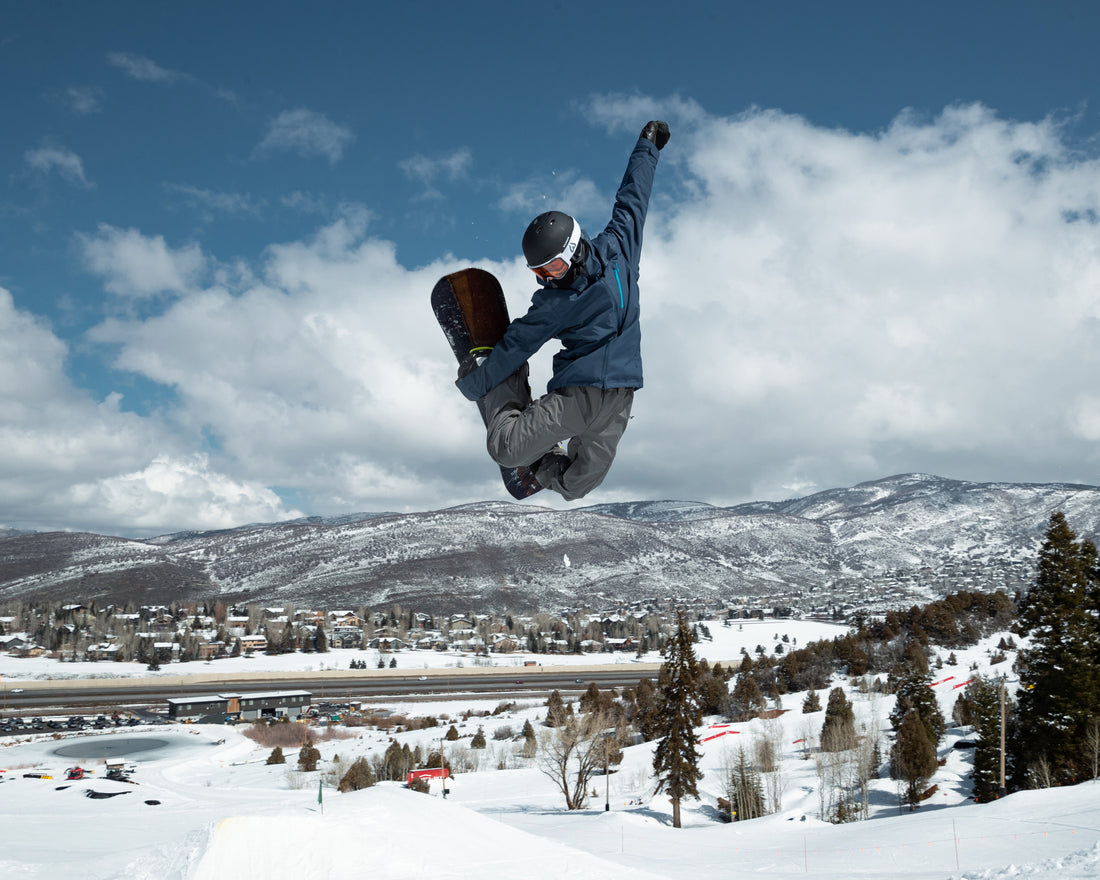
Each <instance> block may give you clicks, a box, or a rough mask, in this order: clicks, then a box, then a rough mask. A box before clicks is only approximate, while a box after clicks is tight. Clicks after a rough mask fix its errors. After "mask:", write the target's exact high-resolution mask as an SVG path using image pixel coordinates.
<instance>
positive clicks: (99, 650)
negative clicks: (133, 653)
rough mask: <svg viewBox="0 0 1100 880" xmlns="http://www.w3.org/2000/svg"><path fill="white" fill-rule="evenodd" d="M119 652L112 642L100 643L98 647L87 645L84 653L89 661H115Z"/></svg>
mask: <svg viewBox="0 0 1100 880" xmlns="http://www.w3.org/2000/svg"><path fill="white" fill-rule="evenodd" d="M120 650H121V648H120V647H119V646H118V645H116V644H114V643H113V642H101V643H100V644H98V645H89V646H88V649H87V651H86V652H85V653H86V654H87V657H88V659H89V660H117V659H118V656H119V651H120Z"/></svg>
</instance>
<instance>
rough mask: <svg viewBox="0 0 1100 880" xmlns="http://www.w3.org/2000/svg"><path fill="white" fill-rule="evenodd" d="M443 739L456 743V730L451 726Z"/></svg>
mask: <svg viewBox="0 0 1100 880" xmlns="http://www.w3.org/2000/svg"><path fill="white" fill-rule="evenodd" d="M443 738H444V739H445V740H447V742H456V741H457V740H458V728H457V727H455V726H454V725H453V724H452V725H451V726H450V728H449V729H448V730H447V733H446V735H445V736H444V737H443Z"/></svg>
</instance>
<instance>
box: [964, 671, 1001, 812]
mask: <svg viewBox="0 0 1100 880" xmlns="http://www.w3.org/2000/svg"><path fill="white" fill-rule="evenodd" d="M1000 689H1001V685H1000V682H996V681H987V680H986V679H983V678H981V677H977V678H975V679H974V680H973V681H971V682H970V685H969V686H968V687H967V703H968V704H969V714H970V724H972V725H973V727H974V734H975V736H976V737H977V740H978V744H977V746H976V747H975V749H974V800H976V801H978V802H979V803H985V802H986V801H991V800H995V799H996V798H997V796H998V794H999V792H1000V789H1001V690H1000Z"/></svg>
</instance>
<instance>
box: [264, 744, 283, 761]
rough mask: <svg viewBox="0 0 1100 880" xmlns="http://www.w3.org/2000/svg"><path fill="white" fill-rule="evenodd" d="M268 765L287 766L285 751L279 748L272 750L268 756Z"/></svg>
mask: <svg viewBox="0 0 1100 880" xmlns="http://www.w3.org/2000/svg"><path fill="white" fill-rule="evenodd" d="M267 763H268V764H285V763H286V755H284V754H283V750H282V749H281V748H279V746H275V748H273V749H272V750H271V754H270V755H268V756H267Z"/></svg>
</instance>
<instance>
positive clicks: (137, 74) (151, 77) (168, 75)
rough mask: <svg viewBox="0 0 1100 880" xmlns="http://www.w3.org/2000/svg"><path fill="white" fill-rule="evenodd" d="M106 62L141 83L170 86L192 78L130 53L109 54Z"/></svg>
mask: <svg viewBox="0 0 1100 880" xmlns="http://www.w3.org/2000/svg"><path fill="white" fill-rule="evenodd" d="M107 61H108V62H109V63H110V64H111V65H112V66H114V67H117V68H118V69H119V70H121V71H122V72H123V73H125V74H126V75H127V76H129V77H131V78H132V79H136V80H140V81H141V82H150V83H165V84H171V83H174V82H178V81H180V80H191V79H192V77H191V76H189V75H188V74H186V73H181V72H180V71H177V70H169V69H167V68H164V67H161V66H160V65H159V64H157V63H156V62H155V61H153V60H151V59H149V58H145V57H143V56H141V55H134V54H133V53H130V52H110V53H108V55H107Z"/></svg>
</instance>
